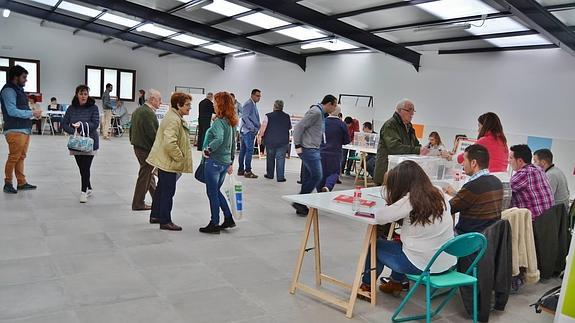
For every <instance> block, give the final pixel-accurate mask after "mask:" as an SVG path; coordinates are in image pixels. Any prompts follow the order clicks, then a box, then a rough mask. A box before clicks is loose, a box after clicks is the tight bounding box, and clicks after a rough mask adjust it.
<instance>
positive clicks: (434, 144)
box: [427, 131, 447, 156]
mask: <svg viewBox="0 0 575 323" xmlns="http://www.w3.org/2000/svg"><path fill="white" fill-rule="evenodd" d="M427 148H428V149H429V152H428V153H427V156H441V153H442V152H446V151H447V149H445V146H444V145H443V143H442V142H441V137H440V136H439V133H437V131H432V132H431V133H430V134H429V143H428V144H427Z"/></svg>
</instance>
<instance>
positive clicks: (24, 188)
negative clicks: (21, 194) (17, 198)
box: [18, 183, 38, 191]
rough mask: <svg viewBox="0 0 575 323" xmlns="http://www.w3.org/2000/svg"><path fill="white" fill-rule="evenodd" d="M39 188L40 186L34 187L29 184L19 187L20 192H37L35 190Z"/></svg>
mask: <svg viewBox="0 0 575 323" xmlns="http://www.w3.org/2000/svg"><path fill="white" fill-rule="evenodd" d="M37 188H38V186H36V185H32V184H28V183H26V184H23V185H18V190H19V191H29V190H35V189H37Z"/></svg>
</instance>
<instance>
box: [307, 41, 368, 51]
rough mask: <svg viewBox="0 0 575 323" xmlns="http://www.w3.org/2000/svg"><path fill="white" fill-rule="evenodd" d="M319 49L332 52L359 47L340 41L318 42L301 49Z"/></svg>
mask: <svg viewBox="0 0 575 323" xmlns="http://www.w3.org/2000/svg"><path fill="white" fill-rule="evenodd" d="M319 47H321V48H325V49H327V50H331V51H338V50H345V49H353V48H357V46H354V45H352V44H349V43H346V42H344V41H342V40H339V39H333V40H325V41H318V42H313V43H309V44H303V45H301V49H312V48H319Z"/></svg>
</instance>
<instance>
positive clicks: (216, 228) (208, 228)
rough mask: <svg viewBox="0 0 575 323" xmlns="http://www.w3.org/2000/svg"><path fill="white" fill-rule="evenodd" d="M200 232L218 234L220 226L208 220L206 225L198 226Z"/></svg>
mask: <svg viewBox="0 0 575 323" xmlns="http://www.w3.org/2000/svg"><path fill="white" fill-rule="evenodd" d="M200 232H201V233H211V234H220V226H219V225H216V224H213V223H212V222H210V224H208V225H207V226H205V227H203V228H200Z"/></svg>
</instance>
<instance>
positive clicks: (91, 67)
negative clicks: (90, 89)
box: [84, 65, 137, 102]
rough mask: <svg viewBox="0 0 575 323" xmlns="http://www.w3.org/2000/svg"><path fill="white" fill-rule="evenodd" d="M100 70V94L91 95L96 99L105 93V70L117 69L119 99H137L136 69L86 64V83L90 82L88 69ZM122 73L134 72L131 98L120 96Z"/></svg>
mask: <svg viewBox="0 0 575 323" xmlns="http://www.w3.org/2000/svg"><path fill="white" fill-rule="evenodd" d="M89 69H90V70H99V71H100V96H95V95H90V97H92V98H94V99H98V100H101V99H102V95H101V94H102V93H104V91H105V88H104V70H115V71H116V93H117V96H116V97H117V98H118V100H121V101H127V102H135V101H136V75H137V74H136V70H130V69H125V68H117V67H105V66H96V65H85V66H84V80H85V84H86V85H87V84H88V70H89ZM122 73H130V74H132V92H131V94H132V97H131V98H130V99H125V98H120V93H121V83H120V75H122Z"/></svg>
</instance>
